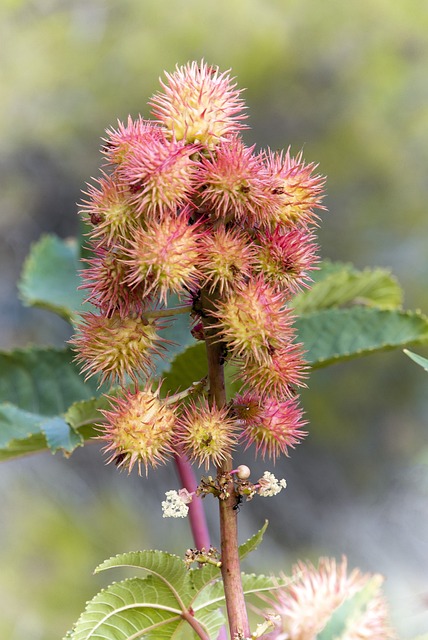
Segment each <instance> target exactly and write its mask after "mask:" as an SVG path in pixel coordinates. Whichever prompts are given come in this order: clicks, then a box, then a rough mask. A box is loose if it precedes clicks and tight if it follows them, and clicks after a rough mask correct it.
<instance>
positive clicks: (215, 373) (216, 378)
mask: <svg viewBox="0 0 428 640" xmlns="http://www.w3.org/2000/svg"><path fill="white" fill-rule="evenodd" d="M204 302H205V301H204ZM210 302H211V301H210V300H207V301H206V302H205V304H204V309H207V308H209V309H210V308H212V307H211V305H212V302H211V304H210ZM204 330H205V344H206V349H207V360H208V378H209V384H210V389H209V400H210V403H211V404H215V406H216V407H218V408H220V407H224V406H225V405H226V403H227V399H226V390H225V380H224V366H223V364H222V359H223V358H222V356H223V353H224V349H223V345H222V344H221V342H219V341H218V336H217V335H216V332H215V330H214V329H213V328H212V327H210V325H209V323H208V322H206V321H205V322H204ZM232 469H233V460H232V456H231V455H229V456H228V457H227V458H226V459H225V460H224V462H223V464H222V465H220V466H219V467H218V468H217V473H218V474H219V475H223V476H224V474H228V473H229V472H230V471H232ZM227 489H228V493H229V497H228V498H227V499H226V500H219V505H220V537H221V562H222V565H221V572H222V577H223V586H224V593H225V598H226V609H227V617H228V620H229V629H230V637H231V638H232V640H235V639H238V638H244V637H248V636H249V635H250V628H249V623H248V615H247V610H246V606H245V599H244V591H243V588H242V582H241V570H240V561H239V553H238V522H237V511H236V510H235V509H234V508H233V507H234V506H235V504H236V498H237V496H236V493H235V489H234V485H233V480H232V478H231V477H230V480H229V483H228V487H227Z"/></svg>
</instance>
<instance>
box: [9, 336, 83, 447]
mask: <svg viewBox="0 0 428 640" xmlns="http://www.w3.org/2000/svg"><path fill="white" fill-rule="evenodd" d="M71 360H72V354H71V352H70V351H69V350H68V349H50V348H29V349H16V350H15V351H12V352H10V353H5V352H0V460H5V459H9V458H12V457H16V456H18V455H23V454H27V453H32V452H35V451H40V450H43V449H46V448H47V447H48V448H50V447H52V451H58V450H59V449H62V450H63V451H64V452H65V453H66V454H70V453H71V452H72V451H73V449H74V448H75V447H76V446H79V445H80V444H81V443H82V436H81V434H79V433H76V431H75V430H74V429H73V427H72V426H70V425H69V424H68V423H67V420H66V418H65V416H64V414H65V412H66V411H67V410H68V408H69V407H70V405H71V404H72V403H74V402H75V401H76V400H81V399H84V398H89V397H91V396H93V395H94V392H95V382H91V381H90V382H88V383H85V382H84V380H83V378H82V377H81V376H80V375H79V371H78V369H77V368H76V366H75V365H74V364H73V363H72V362H71Z"/></svg>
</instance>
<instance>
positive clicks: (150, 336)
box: [70, 313, 167, 385]
mask: <svg viewBox="0 0 428 640" xmlns="http://www.w3.org/2000/svg"><path fill="white" fill-rule="evenodd" d="M159 328H161V327H160V326H159V325H158V324H156V322H155V321H152V322H147V321H145V320H144V319H142V318H138V317H136V318H133V317H130V316H128V317H126V318H121V317H120V315H119V314H118V313H114V314H112V315H111V316H108V317H107V316H102V315H99V316H98V315H95V314H93V313H86V314H83V315H82V322H81V324H80V325H78V327H77V333H76V334H75V336H74V337H73V338H72V339H71V340H70V343H71V344H72V345H73V348H74V350H75V351H77V355H76V357H75V360H76V361H77V362H79V363H81V364H83V367H82V373H85V374H86V378H90V377H91V376H93V375H96V374H99V375H100V385H101V384H103V383H104V382H106V381H107V380H109V381H110V382H113V381H115V380H118V381H119V382H120V383H121V384H125V382H126V376H129V377H130V378H131V379H132V380H134V381H135V382H136V381H137V378H138V377H139V376H140V375H147V374H148V373H149V372H150V371H151V370H152V368H153V357H154V356H155V355H162V349H163V345H164V344H167V341H166V340H164V339H163V338H161V337H160V336H159V335H158V333H157V329H159Z"/></svg>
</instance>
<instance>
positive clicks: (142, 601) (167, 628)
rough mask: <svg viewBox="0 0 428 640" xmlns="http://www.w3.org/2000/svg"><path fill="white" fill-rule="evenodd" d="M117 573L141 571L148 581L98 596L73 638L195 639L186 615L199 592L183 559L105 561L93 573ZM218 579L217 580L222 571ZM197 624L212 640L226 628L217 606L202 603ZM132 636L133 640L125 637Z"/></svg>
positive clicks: (150, 554) (135, 556) (152, 554)
mask: <svg viewBox="0 0 428 640" xmlns="http://www.w3.org/2000/svg"><path fill="white" fill-rule="evenodd" d="M115 567H116V568H117V567H131V568H134V569H135V568H137V569H142V570H144V571H147V572H148V573H149V574H150V575H149V576H148V577H146V578H144V579H138V578H133V579H131V580H125V581H124V582H121V583H115V584H113V585H111V586H110V587H108V588H107V589H106V590H104V591H102V592H101V593H99V594H98V595H97V596H95V598H94V599H93V600H92V601H91V602H90V603H89V605H88V606H87V608H86V610H85V612H84V613H83V614H82V616H81V617H80V618H79V620H78V622H77V624H76V627H75V629H74V631H72V632H70V634H69V636H68V637H69V638H72V639H73V640H86V639H89V638H99V639H101V638H103V639H105V640H109V639H110V638H111V640H121V639H122V638H123V639H125V638H126V639H128V638H129V639H130V638H131V637H132V638H140V637H143V635H144V637H145V638H146V637H147V638H153V640H154V639H155V638H176V639H177V640H178V639H179V638H181V639H183V640H184V639H185V638H191V639H192V640H193V639H194V638H197V636H196V634H195V633H194V632H193V631H192V629H191V628H190V627H189V624H188V623H187V622H186V620H185V619H184V618H183V617H182V612H183V611H188V610H189V609H190V607H192V609H194V608H193V602H194V600H195V598H196V596H197V595H198V594H199V593H200V591H196V590H195V588H194V584H193V580H192V577H191V576H192V570H190V571H188V570H187V568H186V565H185V563H184V561H183V560H181V558H179V557H178V556H175V555H172V554H169V553H165V552H163V551H137V552H130V553H124V554H119V555H117V556H115V557H113V558H110V559H108V560H106V561H105V562H103V563H102V564H101V565H99V566H98V567H97V569H96V570H95V571H96V572H100V571H104V570H106V569H111V568H115ZM195 571H196V572H197V571H198V570H195ZM216 573H217V575H219V573H220V572H219V570H218V569H217V572H216ZM127 591H132V593H127ZM195 619H196V620H197V621H198V622H199V623H200V624H201V625H202V627H203V628H204V629H205V631H206V633H208V635H209V637H211V638H216V637H217V633H218V630H219V629H220V627H221V626H222V624H223V623H224V617H223V615H222V613H221V612H220V611H219V610H218V604H217V602H215V603H211V602H205V603H204V599H203V598H202V599H201V605H200V608H199V610H198V612H197V613H196V612H195ZM131 632H132V633H134V634H135V636H133V635H127V634H130V633H131ZM168 634H169V635H168Z"/></svg>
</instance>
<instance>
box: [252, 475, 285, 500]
mask: <svg viewBox="0 0 428 640" xmlns="http://www.w3.org/2000/svg"><path fill="white" fill-rule="evenodd" d="M259 485H260V489H259V491H258V493H259V495H260V496H263V497H264V498H268V497H270V496H276V494H277V493H279V492H280V491H281V489H285V487H286V486H287V481H286V480H284V478H283V479H282V480H277V479H276V478H275V476H274V475H273V473H270V471H265V472H264V474H263V478H260V480H259Z"/></svg>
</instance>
